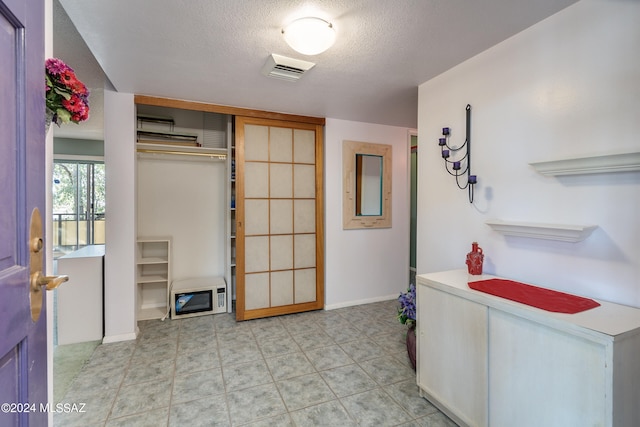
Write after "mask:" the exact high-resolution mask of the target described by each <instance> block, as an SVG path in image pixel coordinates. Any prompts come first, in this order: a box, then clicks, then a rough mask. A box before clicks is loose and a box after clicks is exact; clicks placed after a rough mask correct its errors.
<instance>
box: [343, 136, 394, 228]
mask: <svg viewBox="0 0 640 427" xmlns="http://www.w3.org/2000/svg"><path fill="white" fill-rule="evenodd" d="M342 171H343V179H342V185H343V198H342V223H343V228H344V229H357V228H390V227H391V145H386V144H374V143H370V142H359V141H347V140H345V141H343V144H342Z"/></svg>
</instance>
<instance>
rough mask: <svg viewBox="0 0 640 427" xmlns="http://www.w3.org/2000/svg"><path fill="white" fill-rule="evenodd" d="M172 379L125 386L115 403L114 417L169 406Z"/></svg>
mask: <svg viewBox="0 0 640 427" xmlns="http://www.w3.org/2000/svg"><path fill="white" fill-rule="evenodd" d="M170 397H171V381H170V380H160V381H150V382H146V383H139V384H134V385H130V386H124V387H122V388H121V389H120V391H119V392H118V396H117V398H116V401H115V403H114V405H113V411H112V413H113V415H112V416H113V417H124V416H126V415H133V414H137V413H139V412H146V411H150V410H152V409H157V408H163V407H165V406H169V400H170Z"/></svg>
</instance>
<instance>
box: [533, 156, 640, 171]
mask: <svg viewBox="0 0 640 427" xmlns="http://www.w3.org/2000/svg"><path fill="white" fill-rule="evenodd" d="M529 164H530V165H531V166H533V167H534V168H535V170H536V171H537V172H538V173H540V174H542V175H546V176H562V175H580V174H594V173H611V172H636V171H640V152H633V153H624V154H610V155H606V156H595V157H582V158H575V159H564V160H552V161H548V162H536V163H529Z"/></svg>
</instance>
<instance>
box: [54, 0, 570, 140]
mask: <svg viewBox="0 0 640 427" xmlns="http://www.w3.org/2000/svg"><path fill="white" fill-rule="evenodd" d="M57 1H58V0H56V1H55V2H54V5H56V9H55V10H54V55H55V56H58V57H61V58H62V59H64V60H65V61H68V62H69V63H70V65H72V66H74V68H76V71H77V72H78V75H79V77H80V79H81V80H83V81H87V82H88V83H87V84H88V85H90V86H91V85H93V84H95V85H96V86H95V87H102V86H101V83H100V82H101V81H102V80H101V79H102V78H103V76H102V73H101V69H102V70H104V73H105V74H106V76H107V78H108V80H110V81H111V83H112V84H113V86H114V87H115V88H116V89H117V90H118V91H123V92H129V93H136V94H148V95H155V96H163V97H171V98H179V99H187V100H193V101H203V102H209V103H215V104H223V105H233V106H239V107H247V108H255V109H263V110H270V111H277V112H286V113H294V114H301V115H310V116H321V117H331V118H338V119H344V120H353V121H362V122H370V123H380V124H387V125H395V126H402V127H410V128H415V127H416V126H417V101H418V85H419V84H421V83H423V82H425V81H427V80H429V79H431V78H433V77H435V76H437V75H438V74H440V73H442V72H444V71H446V70H448V69H450V68H451V67H453V66H455V65H457V64H459V63H461V62H463V61H464V60H466V59H468V58H470V57H472V56H474V55H476V54H478V53H480V52H482V51H484V50H486V49H487V48H489V47H491V46H493V45H495V44H497V43H499V42H501V41H503V40H505V39H507V38H509V37H510V36H512V35H514V34H516V33H518V32H520V31H522V30H524V29H525V28H527V27H529V26H531V25H533V24H535V23H536V22H539V21H540V20H542V19H544V18H546V17H548V16H550V15H552V14H554V13H556V12H558V11H559V10H561V9H563V8H565V7H567V6H569V5H570V4H572V3H575V0H536V1H531V0H483V1H471V0H384V1H383V0H377V1H374V0H317V1H305V2H301V1H299V0H215V1H214V0H190V1H188V2H180V1H174V0H136V1H131V0H108V1H105V0H59V2H60V3H61V4H62V6H63V7H64V10H61V9H59V5H58V3H57ZM65 11H66V14H65ZM67 15H68V17H67ZM309 15H314V16H318V17H321V18H324V19H326V20H328V21H330V22H332V23H333V25H334V28H335V30H336V33H337V40H336V43H335V44H334V46H333V47H331V48H330V49H329V50H328V51H326V52H324V53H322V54H320V55H315V56H304V55H301V54H298V53H296V52H295V51H293V50H292V49H291V48H290V47H289V46H288V45H287V44H286V43H285V41H284V39H283V37H282V35H281V34H280V30H281V28H282V27H283V26H284V25H285V24H286V23H288V22H289V21H291V20H292V19H295V18H297V17H301V16H309ZM69 18H70V19H69ZM74 26H75V28H74ZM76 29H77V32H76ZM78 34H79V35H80V36H81V37H82V39H84V42H83V41H82V40H81V39H79V37H78ZM74 35H75V36H74ZM74 40H75V41H74ZM84 43H86V46H84V45H83V44H84ZM74 44H75V45H77V44H80V45H82V46H74ZM87 46H88V49H87ZM88 50H90V52H88ZM271 53H277V54H281V55H285V56H289V57H293V58H299V59H303V60H307V61H311V62H315V63H316V64H317V65H316V66H315V67H314V68H313V69H312V70H310V71H309V72H307V73H306V74H305V75H304V77H303V78H302V80H300V81H298V82H287V81H282V80H277V79H273V78H268V77H265V76H263V75H262V74H261V73H260V70H261V69H262V66H263V65H264V63H265V61H266V60H267V57H268V56H269V55H270V54H271ZM92 55H93V57H95V60H93V58H91V56H92ZM96 60H97V63H96ZM85 63H86V64H85ZM98 64H99V65H98ZM85 68H86V72H87V73H88V74H87V75H83V73H84V72H85ZM96 94H97V95H101V94H100V93H99V92H97V93H96ZM94 102H95V100H94ZM92 108H93V107H92ZM92 111H93V110H92ZM101 124H102V123H101V122H100V125H101ZM78 128H80V127H78ZM56 135H57V134H56Z"/></svg>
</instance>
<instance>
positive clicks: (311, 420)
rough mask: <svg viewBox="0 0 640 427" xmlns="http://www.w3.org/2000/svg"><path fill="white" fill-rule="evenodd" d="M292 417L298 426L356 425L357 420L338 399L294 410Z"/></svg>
mask: <svg viewBox="0 0 640 427" xmlns="http://www.w3.org/2000/svg"><path fill="white" fill-rule="evenodd" d="M291 418H293V420H294V422H295V423H296V425H297V426H316V427H336V426H340V427H355V426H357V424H356V422H355V420H354V419H353V418H351V416H350V415H349V414H348V413H347V411H346V410H345V409H344V407H343V406H342V404H340V402H338V401H337V400H333V401H331V402H326V403H321V404H319V405H315V406H310V407H308V408H304V409H301V410H299V411H294V412H292V413H291Z"/></svg>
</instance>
